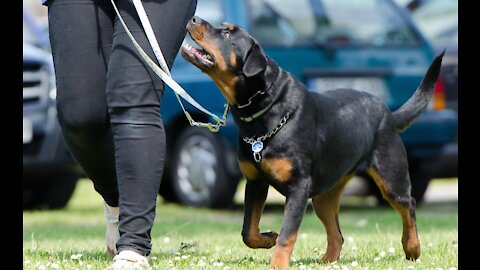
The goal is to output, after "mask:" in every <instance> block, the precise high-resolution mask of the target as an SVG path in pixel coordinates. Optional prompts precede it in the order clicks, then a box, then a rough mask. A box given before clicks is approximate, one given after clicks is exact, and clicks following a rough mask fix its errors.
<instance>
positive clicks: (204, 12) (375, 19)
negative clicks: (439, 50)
mask: <svg viewBox="0 0 480 270" xmlns="http://www.w3.org/2000/svg"><path fill="white" fill-rule="evenodd" d="M196 15H197V16H199V17H201V18H203V19H205V20H207V21H209V22H210V23H212V24H213V25H219V24H220V23H222V22H224V21H227V22H230V23H233V24H237V25H240V26H242V27H243V28H245V29H246V30H247V31H249V32H250V33H251V34H252V35H253V36H254V37H255V38H256V39H257V40H258V41H259V42H260V44H262V47H263V48H264V50H265V52H266V54H267V55H269V56H270V57H272V58H273V59H274V60H275V61H276V62H277V63H278V64H279V65H280V66H281V67H282V68H283V69H285V70H287V71H289V72H290V73H292V74H293V75H295V76H296V77H297V78H298V79H299V80H300V81H302V82H303V83H304V84H305V85H306V86H307V87H308V88H309V89H310V90H311V91H319V92H322V91H326V90H329V89H334V88H339V87H351V88H355V89H358V90H362V91H366V92H369V93H372V94H374V95H377V96H379V97H381V98H382V99H383V100H384V101H385V103H386V104H387V105H388V106H389V108H390V109H391V110H395V109H397V108H399V107H400V106H401V105H402V104H403V103H404V102H405V101H406V100H407V99H408V98H409V97H410V96H411V95H412V94H413V92H414V91H415V90H416V88H417V86H418V85H419V83H420V80H421V79H422V77H423V75H424V74H425V72H426V70H427V68H428V65H429V64H430V62H431V61H432V60H433V57H434V56H435V55H434V51H433V49H432V47H431V46H430V45H429V43H428V42H427V40H426V39H425V37H424V36H423V35H422V34H421V32H420V31H419V30H418V29H417V27H416V26H415V25H414V23H413V22H412V20H411V18H410V15H409V14H408V12H407V11H406V10H404V9H402V8H400V7H398V6H397V5H396V4H395V3H394V2H393V1H391V0H383V1H378V0H362V1H351V0H297V1H290V0H200V1H198V6H197V12H196ZM187 39H188V37H187ZM189 44H194V42H189ZM172 76H173V78H174V79H175V80H176V81H177V82H178V83H179V84H180V85H182V86H183V88H184V89H186V90H187V91H188V92H189V93H190V95H192V96H193V97H194V98H195V99H196V100H197V101H198V102H199V103H200V104H202V105H203V106H204V107H206V108H207V109H208V110H210V111H212V112H214V113H215V114H217V115H218V116H221V115H222V113H223V111H224V104H225V102H226V101H225V99H224V97H223V96H222V95H221V94H220V91H219V90H218V88H217V87H216V85H215V84H214V83H213V81H212V80H211V79H210V78H209V77H208V76H207V75H205V74H203V73H201V72H200V71H199V70H198V69H197V68H196V67H194V66H193V65H191V64H189V63H187V62H186V61H185V60H184V59H183V58H182V57H180V56H179V57H177V59H176V62H175V63H174V66H173V69H172ZM184 104H185V105H186V109H187V110H188V111H189V113H190V114H191V115H192V116H193V118H194V119H195V120H197V121H204V122H206V121H210V122H214V121H213V119H211V117H209V116H207V115H205V114H203V113H202V112H200V111H198V110H197V109H195V108H193V107H191V106H190V105H188V104H187V103H185V102H184ZM161 113H162V117H163V119H164V123H165V126H166V132H167V143H168V146H167V163H166V170H165V175H164V179H163V181H162V186H161V189H160V194H161V195H162V196H163V197H164V198H165V199H167V200H172V201H177V202H179V203H182V204H186V205H194V206H201V207H213V208H222V207H226V206H228V205H230V204H231V202H232V200H233V196H234V194H235V192H236V188H237V185H238V182H239V180H240V179H241V174H240V172H239V168H238V165H237V160H236V154H235V152H236V147H237V143H238V139H237V132H238V130H237V128H236V126H235V124H234V123H233V120H232V117H229V118H228V121H227V123H226V126H224V127H222V128H221V129H220V131H219V132H218V133H211V132H210V131H209V130H207V129H201V128H198V127H191V126H190V125H189V123H188V121H187V120H186V118H185V115H184V113H183V112H182V110H181V107H180V105H179V104H178V101H177V98H176V97H175V95H174V92H173V91H172V90H171V89H169V88H167V89H166V91H165V95H164V98H163V101H162V109H161ZM456 130H457V114H456V111H455V110H451V109H447V108H446V107H445V100H444V93H443V89H442V88H441V87H438V88H437V89H436V90H435V93H434V97H433V99H432V102H431V104H430V106H429V109H428V110H427V111H426V112H425V113H423V114H422V116H421V117H420V118H419V119H418V120H417V121H416V122H415V123H414V124H413V125H412V126H411V127H410V128H409V129H407V130H406V131H405V132H404V133H402V135H401V136H402V139H403V140H404V143H405V146H406V148H407V151H408V154H409V158H410V161H409V162H410V163H409V168H410V178H411V181H412V195H413V196H414V197H415V198H416V199H417V201H418V202H420V201H421V200H422V198H423V195H424V193H425V190H426V188H427V186H428V182H429V181H430V179H431V177H432V175H433V174H432V173H433V172H431V171H429V170H428V166H426V164H427V163H431V162H432V161H433V162H434V161H435V160H438V159H440V158H441V154H442V149H443V147H444V146H445V145H446V144H448V143H451V142H453V141H455V136H456ZM345 132H348V130H346V131H345ZM367 180H368V179H367ZM371 182H372V181H369V183H371ZM372 186H373V185H372ZM375 188H376V187H375ZM372 192H373V193H375V194H376V195H377V196H378V198H380V197H381V196H380V193H379V192H378V190H375V189H372Z"/></svg>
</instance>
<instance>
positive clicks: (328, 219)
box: [312, 174, 353, 262]
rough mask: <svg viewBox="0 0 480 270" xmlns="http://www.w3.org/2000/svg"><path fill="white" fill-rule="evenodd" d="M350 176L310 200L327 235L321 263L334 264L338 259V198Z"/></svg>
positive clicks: (339, 235)
mask: <svg viewBox="0 0 480 270" xmlns="http://www.w3.org/2000/svg"><path fill="white" fill-rule="evenodd" d="M352 176H353V174H350V175H346V176H345V177H344V178H343V179H342V180H341V181H340V183H339V184H338V185H337V186H336V187H334V188H333V189H332V190H330V191H328V192H326V193H322V194H320V195H317V196H315V197H313V198H312V203H313V208H314V209H315V213H316V214H317V217H318V218H319V219H320V220H321V221H322V223H323V225H324V226H325V231H326V233H327V251H326V252H325V254H324V255H323V257H322V258H321V262H334V261H336V260H338V258H339V257H340V251H341V250H342V245H343V236H342V231H341V230H340V223H339V221H338V212H339V210H340V198H341V197H342V193H343V189H344V188H345V185H346V184H347V183H348V180H350V179H351V178H352Z"/></svg>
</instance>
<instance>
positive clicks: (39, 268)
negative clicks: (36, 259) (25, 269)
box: [38, 264, 47, 270]
mask: <svg viewBox="0 0 480 270" xmlns="http://www.w3.org/2000/svg"><path fill="white" fill-rule="evenodd" d="M45 269H47V267H46V266H45V265H43V264H42V265H40V266H38V270H45Z"/></svg>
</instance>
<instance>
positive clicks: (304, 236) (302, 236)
mask: <svg viewBox="0 0 480 270" xmlns="http://www.w3.org/2000/svg"><path fill="white" fill-rule="evenodd" d="M307 238H308V235H307V234H306V233H302V234H300V239H302V240H305V239H307Z"/></svg>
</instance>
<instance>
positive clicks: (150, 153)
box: [107, 0, 196, 256]
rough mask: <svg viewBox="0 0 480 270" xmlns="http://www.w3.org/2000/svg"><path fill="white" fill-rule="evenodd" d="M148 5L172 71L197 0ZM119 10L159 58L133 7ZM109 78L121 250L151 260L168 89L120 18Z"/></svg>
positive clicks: (124, 3)
mask: <svg viewBox="0 0 480 270" xmlns="http://www.w3.org/2000/svg"><path fill="white" fill-rule="evenodd" d="M142 3H143V5H144V7H145V10H146V12H147V15H148V16H149V19H150V22H151V24H152V27H153V29H154V32H155V35H156V37H157V40H158V42H159V45H160V48H161V49H162V52H163V54H164V57H165V60H166V62H167V64H168V65H169V67H171V65H172V63H173V60H174V58H175V56H176V55H177V52H178V50H179V48H180V45H181V43H182V40H183V38H184V37H185V34H186V30H185V25H186V23H187V21H188V20H189V19H190V18H191V17H192V16H193V14H194V11H195V8H196V0H166V1H165V0H164V1H160V0H157V1H143V2H142ZM117 7H118V9H119V10H120V12H121V15H122V18H123V19H124V20H125V22H126V24H127V25H128V27H129V29H130V30H131V32H132V34H133V35H134V37H135V39H136V40H137V41H138V43H139V44H140V45H141V46H142V48H143V49H144V50H145V51H146V52H147V54H149V55H150V57H151V58H152V59H156V58H155V57H154V54H153V51H152V49H151V47H150V44H149V43H148V40H147V38H146V36H145V34H144V31H143V28H142V26H141V24H140V20H139V18H138V16H137V13H136V11H135V9H134V6H133V3H132V2H131V1H126V0H119V1H117ZM154 61H155V62H157V61H156V60H154ZM107 77H108V82H107V105H108V113H109V116H110V121H111V125H112V130H113V136H114V145H115V161H116V167H117V181H118V188H119V194H120V198H119V206H120V224H119V231H120V239H119V241H118V242H117V250H118V251H119V252H122V251H127V250H130V251H134V252H136V253H138V254H140V255H144V256H148V255H149V254H150V251H151V238H150V232H151V228H152V225H153V222H154V219H155V206H156V199H157V195H158V191H159V188H160V182H161V178H162V174H163V164H164V158H165V131H164V127H163V122H162V119H161V116H160V99H161V97H162V95H163V90H164V85H163V82H162V81H161V80H160V78H158V76H157V75H155V74H154V73H153V71H151V69H150V67H148V66H147V65H146V64H144V62H143V60H142V59H141V58H140V57H139V54H138V52H137V51H136V49H135V47H134V46H133V44H132V42H131V40H130V39H129V38H128V36H127V34H126V32H125V30H124V28H123V26H122V24H121V23H120V21H119V20H115V26H114V38H113V48H112V54H111V57H110V62H109V64H108V74H107Z"/></svg>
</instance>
